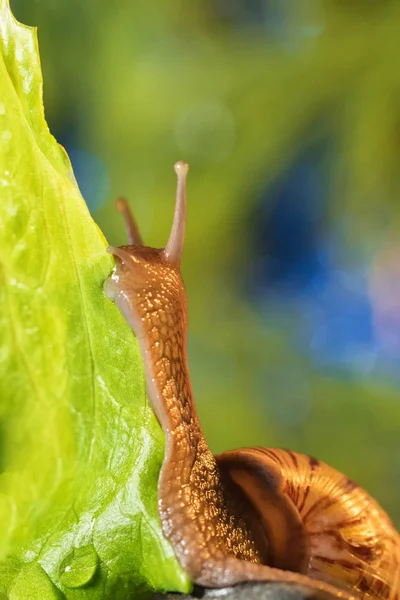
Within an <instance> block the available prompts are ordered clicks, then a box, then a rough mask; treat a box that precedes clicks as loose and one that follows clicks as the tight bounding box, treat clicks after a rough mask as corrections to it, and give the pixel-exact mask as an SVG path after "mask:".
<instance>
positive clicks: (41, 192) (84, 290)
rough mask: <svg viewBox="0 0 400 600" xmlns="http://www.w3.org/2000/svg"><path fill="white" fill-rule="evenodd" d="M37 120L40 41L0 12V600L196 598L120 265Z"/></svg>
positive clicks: (2, 4) (0, 4) (4, 5)
mask: <svg viewBox="0 0 400 600" xmlns="http://www.w3.org/2000/svg"><path fill="white" fill-rule="evenodd" d="M106 245H107V244H106V240H105V239H104V237H103V235H102V234H101V232H100V231H99V229H98V228H97V226H96V225H95V223H94V222H93V221H92V219H91V217H90V214H89V212H88V210H87V207H86V205H85V202H84V200H83V199H82V197H81V195H80V192H79V189H78V187H77V185H76V182H75V179H74V176H73V173H72V170H71V165H70V162H69V160H68V157H67V156H66V154H65V152H64V151H63V149H62V148H61V147H60V146H59V145H58V144H57V142H56V140H55V139H54V138H53V137H52V136H51V134H50V132H49V130H48V127H47V124H46V121H45V118H44V112H43V104H42V74H41V68H40V61H39V53H38V48H37V40H36V32H35V30H33V29H31V28H28V27H24V26H22V25H21V24H19V23H17V22H16V21H15V19H14V18H13V16H12V14H11V11H10V8H9V5H8V0H0V597H1V595H2V594H3V595H5V597H8V598H9V599H11V600H36V599H37V600H39V599H40V600H47V599H49V600H50V599H61V598H67V599H73V600H80V599H85V600H86V599H87V600H95V599H99V600H100V599H102V600H104V599H107V598H112V599H115V600H118V599H121V600H126V599H127V598H132V597H134V598H138V597H139V596H140V594H141V593H143V594H144V595H145V594H146V592H147V591H148V590H150V589H174V590H178V591H188V589H190V583H189V581H188V580H187V578H186V576H185V574H184V573H183V572H182V570H181V569H180V567H179V566H178V564H177V562H176V559H175V557H174V555H173V551H172V549H171V547H170V546H169V544H168V543H167V542H166V541H165V539H164V538H163V535H162V532H161V529H160V525H159V520H158V515H157V498H156V489H157V478H158V473H159V469H160V465H161V461H162V456H163V452H164V441H163V436H162V432H161V430H160V427H159V425H158V423H157V421H156V419H155V417H154V415H153V413H152V411H151V409H150V407H149V405H148V402H147V399H146V392H145V382H144V375H143V366H142V360H141V356H140V353H139V348H138V344H137V343H136V340H135V339H134V338H133V336H132V333H131V331H130V329H129V328H128V327H127V325H126V324H125V322H124V320H123V319H122V317H121V315H120V314H119V312H118V310H117V309H116V307H115V306H114V305H113V304H112V303H111V302H110V301H109V300H107V299H106V298H105V296H104V294H103V282H104V280H105V279H106V277H107V276H108V275H109V274H110V271H111V269H112V267H113V259H112V257H110V256H109V255H108V254H106V252H105V248H106Z"/></svg>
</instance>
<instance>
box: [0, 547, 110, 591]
mask: <svg viewBox="0 0 400 600" xmlns="http://www.w3.org/2000/svg"><path fill="white" fill-rule="evenodd" d="M98 565H99V559H98V556H97V553H96V550H95V549H94V547H93V546H92V545H91V544H90V545H89V546H83V547H82V548H74V549H73V550H72V552H70V553H69V554H68V555H67V556H66V557H65V558H64V560H63V561H62V563H61V565H60V575H59V581H60V583H61V584H62V585H64V586H65V587H67V588H80V587H83V586H84V585H86V584H88V583H89V582H90V581H91V580H92V579H93V577H94V575H95V573H96V571H97V567H98ZM0 600H1V599H0Z"/></svg>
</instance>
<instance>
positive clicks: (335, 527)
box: [105, 162, 400, 600]
mask: <svg viewBox="0 0 400 600" xmlns="http://www.w3.org/2000/svg"><path fill="white" fill-rule="evenodd" d="M175 171H176V174H177V178H178V186H177V195H176V204H175V214H174V219H173V224H172V229H171V234H170V237H169V239H168V241H167V243H166V245H165V247H164V248H161V249H156V248H149V247H147V246H144V245H143V242H142V239H141V237H140V234H139V231H138V228H137V226H136V223H135V220H134V219H133V216H132V214H131V212H130V209H129V206H128V204H127V202H126V201H125V200H119V201H118V206H117V207H118V209H119V210H120V211H121V212H122V213H123V215H124V217H125V222H126V227H127V233H128V238H129V242H130V245H127V246H122V247H119V248H116V247H112V246H111V247H110V248H109V249H108V251H109V252H110V253H112V254H113V255H114V257H115V262H116V264H115V268H114V271H113V273H112V275H111V276H110V278H109V279H108V280H107V281H106V283H105V292H106V294H107V296H108V297H109V298H110V299H111V300H113V301H114V302H115V303H116V305H117V306H118V308H119V309H120V310H121V312H122V314H123V315H124V317H125V319H126V320H127V322H128V323H129V325H130V327H131V328H132V330H133V332H134V333H135V335H136V336H137V337H138V339H139V343H140V348H141V353H142V356H143V360H144V366H145V376H146V382H147V390H148V396H149V400H150V403H151V405H152V408H153V410H154V412H155V414H156V416H157V418H158V420H159V422H160V424H161V427H162V429H163V431H164V435H165V440H166V449H165V457H164V462H163V465H162V469H161V473H160V477H159V483H158V508H159V515H160V520H161V526H162V530H163V533H164V535H165V537H166V538H167V539H168V540H169V541H170V543H171V544H172V547H173V549H174V551H175V554H176V557H177V559H178V561H179V563H180V565H181V566H182V568H183V569H184V570H185V571H186V573H187V575H188V576H189V577H190V578H191V579H192V581H193V582H194V583H196V584H199V585H202V586H204V587H223V586H227V585H233V584H237V583H239V582H244V581H271V582H272V581H275V582H278V581H280V582H284V583H289V584H290V583H291V584H300V585H302V586H305V587H306V588H308V589H310V590H314V592H315V594H316V596H318V597H320V598H342V599H347V600H349V599H356V598H365V599H374V600H379V599H388V600H400V566H399V565H400V537H399V534H398V532H397V531H396V529H395V528H394V526H393V524H392V522H391V521H390V519H389V517H388V516H387V515H386V513H385V512H384V511H383V510H382V508H381V507H380V506H379V505H378V504H377V502H375V500H373V499H372V498H371V497H370V496H369V495H368V494H367V493H366V492H365V491H364V490H362V489H361V488H360V487H358V486H357V485H356V484H355V483H354V482H353V481H351V480H350V479H349V478H348V477H346V476H345V475H342V474H341V473H339V472H338V471H336V470H335V469H333V468H332V467H329V466H328V465H326V464H324V463H322V462H320V461H318V460H316V459H314V458H310V457H308V456H305V455H302V454H298V453H296V452H289V451H286V450H279V449H267V448H244V449H240V450H233V451H230V452H225V453H223V454H220V455H218V456H213V455H212V453H211V451H210V449H209V448H208V446H207V442H206V441H205V439H204V435H203V431H202V429H201V425H200V422H199V418H198V416H197V412H196V407H195V403H194V398H193V393H192V386H191V382H190V375H189V369H188V362H187V354H186V338H187V307H186V294H185V290H184V286H183V281H182V278H181V274H180V262H181V258H182V253H183V245H184V237H185V226H186V176H187V172H188V165H187V164H186V163H184V162H178V163H176V165H175Z"/></svg>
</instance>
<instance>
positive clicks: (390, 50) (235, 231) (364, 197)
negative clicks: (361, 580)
mask: <svg viewBox="0 0 400 600" xmlns="http://www.w3.org/2000/svg"><path fill="white" fill-rule="evenodd" d="M10 3H11V7H12V9H13V11H14V14H15V15H16V17H17V18H18V19H19V20H20V21H22V22H24V23H26V24H29V25H36V26H38V27H39V43H40V51H41V59H42V67H43V72H44V82H45V85H44V98H45V108H46V115H47V119H48V122H49V125H50V129H51V131H52V133H53V134H54V135H55V136H56V137H57V139H58V140H59V141H60V142H61V143H62V144H63V145H64V146H65V147H66V149H67V151H68V153H69V155H70V157H71V160H72V163H73V166H74V170H75V173H76V177H77V180H78V183H79V185H80V188H81V191H82V193H83V195H84V197H85V199H86V201H87V203H88V205H89V208H90V210H91V211H92V214H93V216H94V218H95V220H96V221H97V223H98V224H99V225H100V227H101V229H102V230H103V231H104V233H105V235H106V237H107V239H108V240H109V242H110V243H112V244H114V245H118V244H123V243H125V233H124V228H123V224H122V222H121V219H120V217H119V216H118V215H117V214H116V213H115V210H114V206H113V201H114V199H115V198H116V196H118V195H120V194H123V195H126V196H127V197H128V198H130V200H131V203H132V206H133V207H134V211H135V214H136V217H137V219H138V221H139V223H140V225H141V230H142V233H143V236H144V238H145V241H146V243H147V244H148V245H152V246H162V245H163V244H164V243H165V241H166V239H167V237H168V234H169V229H170V226H171V222H172V214H173V206H174V195H175V174H174V172H173V168H172V166H173V163H174V162H175V161H176V160H178V159H184V160H186V161H188V162H190V175H189V190H188V195H189V198H188V202H189V208H188V229H187V241H186V248H185V257H184V262H183V275H184V279H185V282H186V287H187V292H188V298H189V322H190V338H189V361H190V367H191V373H192V378H193V386H194V392H195V396H196V399H197V405H198V410H199V413H200V418H201V421H202V423H203V425H204V429H205V433H206V436H207V439H208V440H209V442H210V445H211V447H212V449H213V450H214V451H216V452H220V451H223V450H224V449H229V448H234V447H239V446H245V445H264V446H282V447H289V448H291V449H294V450H298V451H302V452H306V453H310V454H313V455H315V456H317V457H319V458H320V459H323V460H325V461H327V462H329V463H331V464H332V465H334V466H336V467H337V468H339V469H340V470H342V471H345V472H346V473H347V474H348V475H350V476H351V477H353V478H354V479H355V480H356V481H358V482H359V483H360V484H362V485H363V486H364V487H365V488H366V489H367V490H368V491H369V492H371V493H372V494H373V495H374V496H376V497H377V499H378V500H379V501H380V502H381V503H382V504H383V505H384V507H385V508H386V509H387V510H388V511H389V513H390V514H391V516H392V517H393V518H394V520H395V521H396V523H397V525H400V397H399V385H400V360H399V358H400V260H399V258H400V243H399V241H398V240H399V235H398V232H399V229H400V228H399V188H400V176H399V159H400V70H399V68H398V56H399V52H400V41H399V39H400V36H399V32H400V2H399V1H398V0H192V1H191V2H183V1H182V0H175V1H171V0H153V2H147V1H145V0H136V1H135V2H134V1H133V0H119V1H118V2H111V1H110V0H108V1H107V0H85V1H84V2H82V0H11V2H10Z"/></svg>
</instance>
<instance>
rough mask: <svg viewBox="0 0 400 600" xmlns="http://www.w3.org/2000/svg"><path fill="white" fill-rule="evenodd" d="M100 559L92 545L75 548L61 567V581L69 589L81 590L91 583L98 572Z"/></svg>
mask: <svg viewBox="0 0 400 600" xmlns="http://www.w3.org/2000/svg"><path fill="white" fill-rule="evenodd" d="M98 564H99V559H98V556H97V553H96V550H95V549H94V547H93V546H92V545H89V546H83V547H82V548H74V549H73V550H72V552H70V553H69V554H68V555H67V556H66V557H65V558H64V560H63V561H62V563H61V565H60V578H59V581H60V583H61V584H62V585H64V586H65V587H68V588H79V587H82V586H84V585H86V584H87V583H89V582H90V581H91V580H92V579H93V577H94V574H95V573H96V571H97V567H98Z"/></svg>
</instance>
